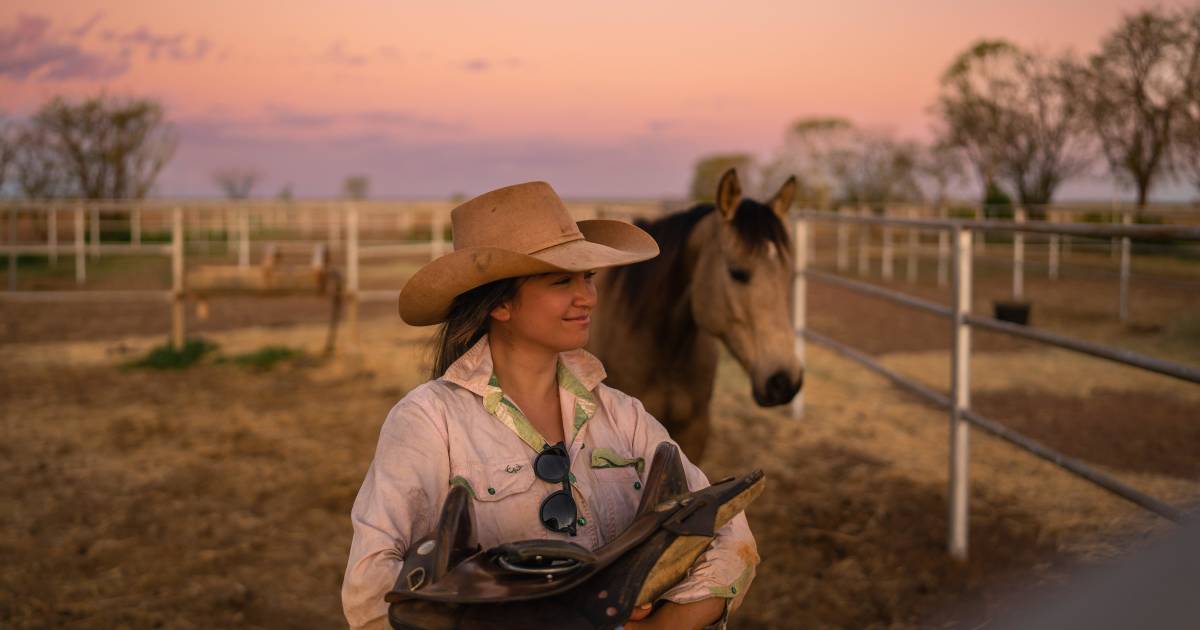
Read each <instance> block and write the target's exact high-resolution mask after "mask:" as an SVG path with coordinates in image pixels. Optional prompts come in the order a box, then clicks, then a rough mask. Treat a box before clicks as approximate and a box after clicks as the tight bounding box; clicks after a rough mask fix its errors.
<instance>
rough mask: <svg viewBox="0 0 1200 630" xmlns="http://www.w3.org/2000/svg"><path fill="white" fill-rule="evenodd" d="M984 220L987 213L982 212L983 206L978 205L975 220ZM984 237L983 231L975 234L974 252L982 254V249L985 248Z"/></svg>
mask: <svg viewBox="0 0 1200 630" xmlns="http://www.w3.org/2000/svg"><path fill="white" fill-rule="evenodd" d="M986 218H987V213H986V212H984V207H983V204H980V205H979V207H978V208H975V220H976V221H983V220H984V219H986ZM986 236H987V234H986V233H985V232H984V231H983V230H979V231H977V232H976V233H975V251H976V252H979V253H980V254H982V253H983V250H984V247H986V246H987V243H985V242H984V237H986Z"/></svg>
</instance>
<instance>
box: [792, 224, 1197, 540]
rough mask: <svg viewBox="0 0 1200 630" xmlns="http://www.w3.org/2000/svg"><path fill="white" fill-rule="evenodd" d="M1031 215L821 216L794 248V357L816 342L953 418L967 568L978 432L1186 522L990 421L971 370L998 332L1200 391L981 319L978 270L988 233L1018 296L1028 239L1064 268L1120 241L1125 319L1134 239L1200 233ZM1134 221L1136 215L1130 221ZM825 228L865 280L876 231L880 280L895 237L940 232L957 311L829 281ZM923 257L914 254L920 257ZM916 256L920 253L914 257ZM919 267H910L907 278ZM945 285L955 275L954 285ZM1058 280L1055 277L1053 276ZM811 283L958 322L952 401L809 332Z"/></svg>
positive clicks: (1127, 354)
mask: <svg viewBox="0 0 1200 630" xmlns="http://www.w3.org/2000/svg"><path fill="white" fill-rule="evenodd" d="M1022 214H1023V213H1019V214H1017V215H1016V216H1015V217H1014V219H1015V220H1014V221H986V220H948V219H914V218H897V217H888V216H873V215H872V214H869V213H859V212H838V213H833V212H821V211H811V210H808V211H800V212H796V213H794V214H793V227H794V239H795V243H796V255H795V263H794V264H795V274H794V280H793V282H794V287H793V295H794V298H793V299H794V300H795V302H794V305H793V306H794V314H795V315H794V316H795V327H796V352H797V354H798V355H799V356H800V358H801V359H803V358H804V353H805V343H806V342H813V343H816V344H818V345H821V346H824V347H827V348H829V349H831V350H833V351H835V352H837V353H839V354H841V355H843V356H845V357H847V358H849V359H851V360H853V361H855V362H857V363H859V364H861V365H863V366H865V367H866V368H868V369H870V370H872V371H874V372H876V373H878V374H880V375H882V376H884V377H886V378H887V379H889V380H890V381H891V382H892V383H894V384H896V385H898V386H900V387H901V388H903V389H905V390H907V391H909V392H911V393H913V394H916V395H917V396H918V397H920V398H921V399H923V400H924V401H926V402H928V403H930V404H932V405H934V406H936V407H939V408H942V409H946V410H948V411H949V416H950V424H949V429H950V430H949V441H950V457H949V501H948V504H949V527H948V541H947V544H948V548H949V552H950V554H951V556H953V557H955V558H959V559H965V558H966V556H967V506H968V501H967V499H968V483H967V479H968V464H969V453H968V436H969V433H968V427H969V426H974V427H976V428H978V429H981V430H983V431H985V432H987V433H989V434H991V435H994V436H996V437H998V438H1001V439H1003V440H1005V441H1007V442H1009V443H1010V444H1013V445H1015V446H1017V447H1019V448H1021V449H1023V450H1025V451H1027V452H1029V453H1032V454H1033V455H1035V456H1037V457H1040V458H1042V459H1044V460H1046V461H1049V462H1051V463H1053V464H1054V465H1056V466H1058V467H1060V468H1062V469H1064V470H1067V471H1068V472H1071V473H1073V474H1075V475H1077V476H1079V477H1081V478H1083V479H1085V480H1087V481H1088V482H1090V483H1093V484H1095V485H1097V486H1099V487H1101V488H1103V489H1105V490H1107V491H1109V492H1111V493H1113V494H1115V495H1117V496H1120V497H1122V498H1124V499H1127V500H1129V501H1132V502H1133V503H1135V504H1137V505H1139V506H1141V507H1143V508H1145V509H1147V510H1150V511H1151V512H1154V513H1155V514H1158V515H1160V516H1163V517H1165V518H1168V519H1171V520H1173V521H1178V520H1180V519H1181V518H1182V517H1183V515H1182V512H1181V510H1180V509H1178V508H1176V507H1174V506H1172V505H1169V504H1167V503H1166V502H1164V501H1161V500H1159V499H1157V498H1155V497H1152V496H1149V495H1147V494H1145V493H1143V492H1141V491H1139V490H1137V489H1135V488H1133V487H1131V486H1129V485H1127V484H1125V483H1123V482H1121V481H1119V480H1117V479H1115V478H1113V477H1112V476H1110V475H1108V474H1106V473H1104V472H1102V471H1100V470H1097V469H1096V468H1093V467H1092V466H1089V465H1088V464H1086V463H1084V462H1082V461H1080V460H1078V459H1075V458H1072V457H1068V456H1067V455H1064V454H1063V453H1060V452H1058V451H1056V450H1054V449H1053V448H1050V447H1048V446H1046V445H1045V444H1042V443H1040V442H1038V441H1037V440H1034V439H1033V438H1030V437H1029V436H1026V435H1024V434H1021V433H1019V432H1017V431H1014V430H1012V429H1010V428H1008V427H1006V426H1004V425H1003V424H1001V423H998V422H996V421H994V420H991V419H989V418H986V417H984V416H983V415H981V414H980V413H978V412H977V411H975V410H973V409H971V386H970V380H969V376H970V362H971V329H972V328H977V329H981V330H988V331H992V332H998V333H1003V334H1006V335H1012V336H1015V337H1019V338H1021V339H1025V340H1028V341H1032V342H1036V343H1040V344H1046V345H1050V346H1054V347H1058V348H1064V349H1067V350H1071V351H1074V352H1079V353H1083V354H1087V355H1091V356H1093V357H1097V358H1100V359H1104V360H1106V361H1112V362H1115V363H1120V364H1123V365H1128V366H1132V367H1136V368H1140V369H1143V370H1148V371H1151V372H1156V373H1158V374H1163V375H1166V376H1170V377H1173V378H1176V379H1179V380H1182V381H1185V382H1189V383H1196V384H1200V370H1198V369H1196V368H1194V367H1191V366H1188V365H1183V364H1180V363H1175V362H1172V361H1166V360H1162V359H1158V358H1155V357H1150V356H1146V355H1143V354H1140V353H1137V352H1132V351H1129V350H1123V349H1118V348H1112V347H1108V346H1104V345H1101V344H1097V343H1093V342H1090V341H1085V340H1081V339H1075V338H1071V337H1069V336H1065V335H1061V334H1057V333H1053V332H1049V331H1046V330H1039V329H1037V328H1033V327H1029V326H1024V325H1019V324H1014V323H1010V322H1007V321H1001V320H999V319H995V318H992V317H986V316H982V315H977V314H974V313H972V312H971V299H972V278H973V261H974V259H975V258H976V257H977V256H978V255H979V245H980V243H982V242H983V239H982V238H981V236H982V235H983V234H985V233H1000V234H1008V235H1011V237H1012V243H1013V247H1012V249H1013V273H1014V276H1013V277H1014V280H1013V282H1014V290H1013V293H1014V295H1015V296H1020V295H1021V288H1022V281H1023V274H1024V265H1023V261H1024V251H1023V240H1024V238H1025V237H1026V236H1027V235H1043V236H1049V237H1051V238H1050V239H1049V241H1048V243H1049V245H1050V247H1051V251H1050V254H1049V258H1050V260H1051V261H1053V262H1054V264H1055V265H1057V261H1058V250H1057V248H1058V247H1060V246H1061V245H1062V243H1063V242H1064V239H1069V238H1080V239H1084V238H1086V239H1096V238H1101V239H1114V241H1116V242H1118V243H1119V250H1120V252H1121V254H1120V256H1121V262H1120V269H1121V271H1120V274H1119V277H1120V279H1121V285H1120V289H1119V293H1120V299H1119V303H1120V304H1121V306H1120V308H1119V310H1120V313H1119V316H1120V317H1121V318H1122V319H1124V318H1126V317H1127V316H1128V308H1129V307H1128V282H1129V277H1130V261H1129V256H1130V247H1131V241H1132V240H1138V239H1160V240H1161V239H1171V240H1173V241H1190V242H1195V241H1200V227H1190V226H1177V225H1131V224H1130V223H1131V222H1130V221H1129V220H1128V219H1127V218H1126V219H1123V220H1122V221H1121V223H1119V224H1116V225H1095V224H1080V223H1073V224H1064V223H1051V222H1043V221H1025V218H1024V216H1022ZM1126 216H1128V215H1126ZM817 223H833V224H834V225H835V229H836V240H837V254H836V268H837V270H838V271H842V272H844V271H847V270H849V268H850V262H849V261H850V256H851V251H850V250H851V245H850V244H851V242H853V241H857V244H858V252H857V253H858V261H859V263H858V270H859V272H860V274H861V273H862V272H863V271H864V268H865V266H866V265H868V255H869V253H868V250H869V248H870V247H871V243H870V235H871V233H872V232H871V228H872V227H873V226H874V227H877V228H878V230H877V231H879V232H881V236H880V239H881V240H882V243H881V247H880V248H879V252H880V254H881V260H880V264H881V275H882V276H883V277H884V279H891V277H892V274H893V273H894V269H893V268H892V267H893V265H894V262H893V260H892V258H893V257H894V247H893V244H892V238H893V234H894V233H895V232H907V233H908V234H909V235H910V237H909V238H910V240H909V242H910V243H915V242H916V240H917V238H918V237H917V234H918V233H919V232H936V233H937V235H938V260H939V264H938V272H939V279H940V280H942V282H941V283H940V284H943V285H945V284H949V288H950V296H949V297H950V303H951V304H950V306H944V305H942V304H939V303H936V302H932V301H929V300H925V299H922V298H919V297H916V296H913V295H909V294H906V293H903V292H901V291H897V290H894V289H891V288H887V287H883V286H878V285H875V284H871V283H868V282H864V281H861V280H854V279H851V278H848V277H846V276H845V275H844V274H843V273H830V272H826V271H821V270H819V269H816V268H812V267H811V266H810V254H811V250H812V249H813V246H812V243H813V240H814V239H813V238H812V237H813V234H814V233H815V230H813V229H810V228H812V227H814V224H817ZM852 232H857V237H858V238H857V239H852ZM915 251H916V250H915V248H913V249H910V252H915ZM912 255H913V256H915V255H916V254H915V253H914V254H912ZM915 268H916V267H915V266H914V265H913V264H912V260H911V259H910V265H909V269H910V270H914V269H915ZM945 276H949V277H948V278H947V277H945ZM1052 277H1053V276H1052ZM809 280H812V281H816V282H821V283H825V284H828V285H833V286H837V287H841V288H843V289H848V290H851V291H855V292H858V293H861V294H865V295H869V296H872V297H875V298H880V299H883V300H888V301H891V302H894V303H897V304H901V305H904V306H907V307H910V308H915V309H918V310H922V311H925V312H927V313H932V314H933V315H936V316H939V317H941V318H943V319H945V320H946V321H948V322H949V323H950V330H949V331H948V333H949V334H950V335H951V339H952V344H951V367H950V391H949V393H948V394H943V393H942V392H939V391H936V390H934V389H933V388H930V387H928V386H926V385H924V384H922V383H920V382H918V381H916V380H914V379H912V378H909V377H907V376H905V375H903V374H900V373H898V372H896V371H894V370H892V369H890V368H887V367H885V366H883V365H882V364H880V363H879V362H877V361H875V360H874V359H873V358H871V357H870V356H868V355H867V354H866V353H865V352H863V351H861V350H858V349H856V348H854V347H852V346H850V345H847V344H845V343H843V342H840V341H837V340H835V339H832V338H830V337H828V336H825V335H822V334H821V333H819V332H817V331H814V330H812V329H810V328H808V326H807V325H806V314H807V313H806V290H807V282H808V281H809ZM803 401H804V398H803V394H801V395H799V396H797V398H796V399H795V401H794V402H793V413H794V414H795V415H797V416H799V415H802V414H803V405H804V402H803Z"/></svg>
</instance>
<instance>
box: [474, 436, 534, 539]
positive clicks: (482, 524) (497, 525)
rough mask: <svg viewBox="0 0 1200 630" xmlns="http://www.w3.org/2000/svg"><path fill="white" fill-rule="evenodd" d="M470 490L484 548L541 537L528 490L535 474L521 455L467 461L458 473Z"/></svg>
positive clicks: (531, 466) (530, 465)
mask: <svg viewBox="0 0 1200 630" xmlns="http://www.w3.org/2000/svg"><path fill="white" fill-rule="evenodd" d="M460 474H461V476H462V477H463V478H464V479H466V480H467V481H468V482H469V483H470V484H471V488H472V489H473V490H474V493H473V496H474V497H475V509H474V512H475V522H476V525H477V533H478V536H479V543H480V544H482V545H483V546H484V548H489V547H493V546H495V545H498V544H500V543H504V542H512V541H514V540H525V539H529V538H539V537H544V536H542V531H541V530H542V528H541V521H540V520H539V519H538V505H539V502H540V500H541V496H539V493H538V492H536V491H535V490H532V489H531V488H533V486H534V483H533V482H534V481H535V480H536V477H535V476H534V474H533V464H532V463H531V462H530V461H529V460H528V459H525V458H521V459H506V460H497V461H490V462H480V463H474V464H470V465H468V466H467V467H465V469H464V470H463V471H462V472H461V473H460Z"/></svg>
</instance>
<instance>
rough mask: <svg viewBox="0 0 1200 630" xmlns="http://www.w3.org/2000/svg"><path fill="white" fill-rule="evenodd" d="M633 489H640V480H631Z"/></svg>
mask: <svg viewBox="0 0 1200 630" xmlns="http://www.w3.org/2000/svg"><path fill="white" fill-rule="evenodd" d="M633 489H634V490H641V489H642V482H640V481H635V482H633Z"/></svg>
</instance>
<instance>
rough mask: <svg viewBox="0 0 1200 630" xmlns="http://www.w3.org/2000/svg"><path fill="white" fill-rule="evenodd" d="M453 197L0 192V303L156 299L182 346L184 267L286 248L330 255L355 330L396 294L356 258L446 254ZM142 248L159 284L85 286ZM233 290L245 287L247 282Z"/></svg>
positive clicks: (250, 260)
mask: <svg viewBox="0 0 1200 630" xmlns="http://www.w3.org/2000/svg"><path fill="white" fill-rule="evenodd" d="M454 205H455V204H454V203H453V202H452V201H449V200H438V201H373V200H372V201H365V200H364V201H346V200H336V201H265V200H219V201H214V200H195V201H175V200H146V201H130V200H115V201H86V200H56V201H9V202H2V203H0V217H2V218H3V221H4V224H3V231H0V257H2V258H3V259H4V260H5V262H6V263H7V264H6V267H7V269H6V274H5V276H6V285H7V286H6V289H7V290H4V291H0V303H4V302H35V303H72V302H132V301H141V302H161V303H166V304H168V305H169V306H170V309H171V321H172V327H171V328H172V330H171V335H170V339H171V342H172V345H174V346H175V347H182V345H183V344H184V340H185V337H186V335H187V330H186V328H187V326H186V322H187V317H186V315H185V306H186V300H187V298H188V297H189V295H193V294H194V292H193V291H192V289H193V288H194V287H191V286H189V282H188V277H189V273H190V272H192V271H195V268H196V267H197V266H202V265H221V266H223V267H225V268H226V269H227V270H228V271H230V272H232V273H230V274H227V275H230V276H233V275H236V274H237V273H238V272H239V270H240V271H241V272H244V273H243V274H242V275H243V276H253V275H254V273H255V271H256V269H257V268H258V267H260V266H262V265H263V264H265V262H266V261H265V259H266V258H267V257H270V256H274V255H278V254H280V253H290V254H292V255H293V256H295V255H296V254H299V255H300V259H301V260H304V259H307V260H311V261H312V264H313V265H317V264H318V261H319V260H321V259H323V258H324V257H328V258H329V259H330V260H331V262H332V263H333V264H334V265H335V266H336V267H337V268H338V271H339V273H340V275H341V282H340V293H341V295H340V297H341V300H342V303H343V304H344V305H345V310H346V315H345V320H346V323H347V326H348V327H349V329H350V330H349V332H350V336H351V338H352V339H354V338H355V337H356V335H357V331H356V324H357V316H358V305H359V303H361V302H372V301H384V302H386V301H394V300H396V298H397V296H398V294H399V288H398V287H397V286H396V284H397V282H396V281H398V280H399V278H396V277H394V274H392V275H389V276H387V277H383V278H377V280H378V281H377V282H375V283H374V286H364V283H363V282H361V273H360V272H361V271H362V269H363V267H364V266H365V265H370V264H371V263H373V262H376V261H388V260H392V261H394V260H396V259H398V258H405V257H406V258H408V259H409V260H415V261H417V262H418V263H419V262H420V261H422V260H428V259H433V258H437V257H438V256H441V255H442V254H444V253H446V252H448V251H449V250H450V249H451V234H450V227H449V226H450V210H451V209H452V207H453V206H454ZM568 207H569V209H570V210H571V211H572V213H573V214H574V215H575V216H576V217H577V218H591V217H606V218H617V219H625V220H629V219H630V218H632V217H634V216H647V215H649V216H655V215H658V214H661V213H662V212H664V211H665V209H667V208H666V207H665V206H664V204H663V203H662V202H658V201H637V200H633V201H578V202H569V203H568ZM147 256H149V257H163V258H166V259H169V262H170V264H169V267H170V286H169V287H168V288H136V289H129V288H112V287H106V288H97V287H94V286H89V285H90V284H92V283H90V282H89V278H88V276H89V267H90V266H93V265H95V264H97V263H98V262H99V261H100V259H101V258H109V257H141V261H142V262H144V261H145V257H147ZM22 258H35V259H37V260H39V261H44V262H45V264H46V265H47V266H50V267H52V268H57V266H58V265H59V259H60V258H64V259H65V258H70V259H72V263H73V266H74V283H73V286H72V287H66V286H62V285H63V283H61V282H60V283H58V284H56V285H54V286H51V287H49V288H47V287H45V286H25V287H22V286H21V282H20V277H21V274H22V272H21V267H22V263H21V260H22ZM256 261H262V262H256ZM26 265H27V266H29V267H32V263H29V262H26ZM301 266H303V263H301ZM414 268H415V267H414ZM234 292H236V291H234ZM241 292H242V293H254V292H255V291H254V287H253V286H247V287H246V288H245V289H244V290H242V291H241ZM259 293H260V294H262V293H263V292H261V291H260V292H259ZM276 293H279V291H276Z"/></svg>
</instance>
